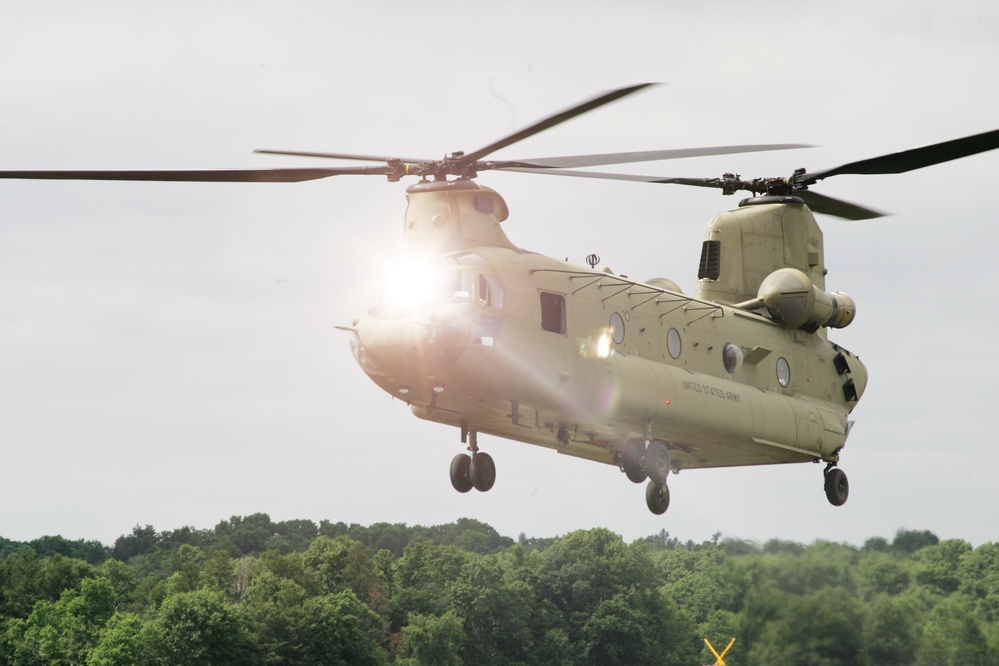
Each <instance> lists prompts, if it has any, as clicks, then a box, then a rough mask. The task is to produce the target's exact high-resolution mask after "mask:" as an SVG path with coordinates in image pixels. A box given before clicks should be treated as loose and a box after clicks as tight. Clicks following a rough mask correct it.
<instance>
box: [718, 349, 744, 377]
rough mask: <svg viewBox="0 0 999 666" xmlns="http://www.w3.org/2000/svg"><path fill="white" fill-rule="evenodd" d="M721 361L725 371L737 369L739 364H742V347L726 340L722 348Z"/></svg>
mask: <svg viewBox="0 0 999 666" xmlns="http://www.w3.org/2000/svg"><path fill="white" fill-rule="evenodd" d="M722 363H724V364H725V370H726V371H727V372H730V373H731V372H735V371H736V370H738V369H739V366H740V365H742V348H741V347H739V346H738V345H733V344H732V343H731V342H726V343H725V346H724V347H723V348H722Z"/></svg>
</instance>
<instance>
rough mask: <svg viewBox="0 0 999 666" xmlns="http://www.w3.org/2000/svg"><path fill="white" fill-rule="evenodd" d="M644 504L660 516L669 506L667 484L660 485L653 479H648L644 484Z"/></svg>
mask: <svg viewBox="0 0 999 666" xmlns="http://www.w3.org/2000/svg"><path fill="white" fill-rule="evenodd" d="M645 504H646V505H648V507H649V511H651V512H652V513H654V514H656V515H657V516H661V515H663V514H664V513H666V509H668V508H669V486H661V485H659V484H658V483H656V482H655V481H649V485H647V486H645Z"/></svg>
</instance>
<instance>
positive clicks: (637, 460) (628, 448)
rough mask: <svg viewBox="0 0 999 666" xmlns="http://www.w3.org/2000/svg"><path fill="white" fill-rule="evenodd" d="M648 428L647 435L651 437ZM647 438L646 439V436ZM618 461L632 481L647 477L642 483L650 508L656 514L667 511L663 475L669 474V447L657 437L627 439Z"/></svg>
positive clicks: (667, 489)
mask: <svg viewBox="0 0 999 666" xmlns="http://www.w3.org/2000/svg"><path fill="white" fill-rule="evenodd" d="M648 430H651V428H648V429H647V432H646V438H650V437H651V433H650V432H648ZM646 441H648V439H646ZM618 456H619V457H618V462H619V463H620V465H621V471H623V472H624V473H625V476H627V477H628V480H629V481H631V482H632V483H641V482H642V481H645V480H646V479H648V480H649V483H648V485H647V486H645V503H646V504H647V505H648V507H649V511H651V512H652V513H654V514H656V515H657V516H659V515H662V514H664V513H666V509H668V508H669V488H668V487H667V486H666V479H667V477H669V473H670V470H671V469H672V466H673V463H672V461H671V460H670V455H669V447H668V446H666V444H665V443H663V442H660V441H658V440H653V441H648V444H646V442H643V441H641V440H630V441H627V442H625V443H624V447H623V448H621V449H619V451H618Z"/></svg>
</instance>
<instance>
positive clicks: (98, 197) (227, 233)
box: [0, 0, 999, 545]
mask: <svg viewBox="0 0 999 666" xmlns="http://www.w3.org/2000/svg"><path fill="white" fill-rule="evenodd" d="M674 6H675V7H676V8H673V7H674ZM556 7H557V8H556ZM996 35H999V5H997V4H996V3H995V2H992V1H990V0H980V1H969V2H961V1H957V2H955V1H953V0H949V1H948V2H928V1H925V0H904V1H887V2H877V3H871V2H837V3H818V2H811V3H787V2H784V1H781V2H752V3H746V2H721V3H718V2H715V3H662V2H651V1H650V2H633V1H628V0H621V1H618V2H613V3H609V2H577V3H573V4H572V5H571V9H570V8H569V5H566V4H564V3H558V5H557V6H556V3H548V4H547V6H546V5H544V3H537V2H532V3H526V2H517V1H510V2H504V3H489V4H487V3H477V2H454V3H450V2H423V3H413V2H405V3H404V2H379V3H351V2H278V1H273V2H247V1H244V0H241V1H239V2H212V3H205V2H193V1H184V0H180V1H175V2H170V3H156V4H155V6H154V5H152V4H150V3H134V2H110V1H104V0H95V1H94V2H88V3H76V2H32V3H21V2H17V3H15V2H6V1H4V2H0V63H2V64H0V168H2V169H21V168H37V169H43V168H184V167H191V168H215V167H219V168H221V167H252V166H322V165H324V164H327V163H324V162H319V161H317V160H308V159H306V158H298V159H296V158H289V157H278V156H262V155H254V154H253V153H252V151H253V149H255V148H277V149H298V150H318V151H336V152H346V153H367V154H374V155H401V156H411V155H416V156H429V157H438V156H443V155H444V154H445V153H449V152H453V151H457V150H465V151H470V150H475V149H477V148H479V147H481V146H483V145H486V144H488V143H490V142H492V141H493V140H495V139H497V138H500V137H502V136H504V135H506V134H508V133H510V132H511V131H513V130H514V129H517V128H519V127H522V126H525V125H527V124H530V123H532V122H534V121H536V120H538V119H540V118H542V117H544V116H546V115H549V114H551V113H553V112H556V111H559V110H561V109H563V108H565V107H568V106H571V105H573V104H576V103H578V102H580V101H582V100H584V99H586V98H588V97H591V96H593V95H595V94H596V93H599V92H602V91H604V90H607V89H610V88H616V87H619V86H623V85H628V84H632V83H637V82H643V81H661V82H665V83H666V85H663V86H659V87H657V88H654V89H650V90H647V91H643V92H641V93H639V94H636V95H633V96H631V97H629V98H627V99H625V100H622V101H619V102H617V103H615V104H612V105H610V106H607V107H604V108H601V109H599V110H597V111H594V112H592V113H590V114H588V115H586V116H584V117H580V118H577V119H575V120H573V121H570V122H568V123H566V124H563V125H561V126H559V127H557V128H555V129H552V130H550V131H548V132H546V133H543V134H540V135H537V136H535V137H532V138H530V139H528V140H526V141H524V142H522V143H520V144H518V145H516V146H513V147H510V148H507V149H504V150H503V151H501V152H500V153H497V154H496V155H495V156H496V157H506V158H526V157H542V156H552V155H564V154H569V155H572V154H581V153H595V152H608V151H632V150H652V149H664V148H684V147H692V146H713V145H725V144H736V143H789V142H800V143H809V144H813V145H815V146H817V147H815V148H811V149H807V150H798V151H793V152H782V153H766V154H754V155H733V156H729V157H724V158H698V159H690V160H682V161H672V162H662V163H652V164H644V165H632V166H630V167H627V168H624V169H621V170H622V171H625V172H632V173H641V174H654V175H664V176H692V177H710V176H718V175H721V173H723V172H725V171H733V172H736V173H740V174H742V175H743V176H745V177H756V176H776V175H788V174H789V173H790V172H791V171H792V170H793V169H795V168H797V167H801V166H805V167H808V168H809V169H810V170H817V169H822V168H827V167H833V166H837V165H839V164H843V163H846V162H850V161H853V160H857V159H862V158H866V157H872V156H875V155H880V154H883V153H888V152H894V151H897V150H902V149H906V148H912V147H916V146H920V145H925V144H929V143H935V142H938V141H943V140H947V139H951V138H956V137H960V136H965V135H969V134H975V133H978V132H982V131H986V130H991V129H995V128H997V127H999V87H997V85H996V84H997V82H999V40H997V39H996ZM328 164H329V165H331V166H332V165H340V164H341V163H340V162H329V163H328ZM479 180H480V182H481V183H483V184H485V185H489V186H490V187H493V188H495V189H497V190H499V191H500V192H501V193H502V194H503V196H504V197H505V199H506V201H507V203H508V204H509V207H510V210H511V213H510V218H509V220H508V221H507V222H506V223H505V225H504V226H505V229H506V232H507V234H508V235H509V236H510V238H511V239H512V240H513V242H514V243H516V244H518V245H520V246H522V247H525V248H528V249H532V250H536V251H539V252H543V253H546V254H551V255H554V256H558V257H560V258H563V257H568V258H570V259H571V260H573V261H576V262H579V263H582V261H583V258H584V257H585V256H586V255H587V254H589V253H591V252H596V253H597V254H599V255H600V256H601V257H602V258H603V265H604V266H609V267H611V268H612V269H614V270H615V271H618V272H620V273H625V274H628V275H629V276H631V277H635V278H638V279H647V278H651V277H657V276H662V277H668V278H671V279H673V280H675V281H676V282H678V283H679V284H680V285H681V287H682V288H683V289H684V290H685V291H686V292H688V293H690V292H692V291H693V288H694V284H695V281H696V267H697V259H698V257H699V252H700V242H701V240H702V237H703V233H704V228H705V226H706V224H707V222H708V221H709V220H710V218H711V217H712V216H713V215H714V214H715V213H717V212H720V211H722V210H725V209H728V208H732V207H734V206H735V205H737V201H738V197H722V196H721V195H719V194H718V193H717V192H716V191H713V190H699V189H693V188H691V189H686V188H681V187H669V186H661V185H645V184H638V183H625V182H610V181H606V182H605V181H591V180H581V179H580V180H577V179H570V178H546V177H543V176H533V175H530V174H517V173H495V172H494V173H487V174H484V175H482V176H481V177H480V179H479ZM406 185H407V184H406V183H387V182H385V180H384V179H382V178H377V177H375V178H372V177H368V178H362V177H338V178H331V179H327V180H323V181H315V182H311V183H300V184H176V183H91V182H84V183H79V182H29V181H6V182H0V535H2V536H4V537H6V538H10V539H16V540H29V539H33V538H37V537H39V536H42V535H46V534H61V535H63V536H65V537H67V538H71V539H78V538H84V539H97V540H100V541H103V542H105V543H111V542H113V541H114V539H115V538H116V537H117V536H119V535H120V534H123V533H128V532H130V530H131V529H132V527H133V526H134V525H136V524H141V525H146V524H152V525H153V526H154V527H156V528H157V529H158V530H168V529H176V528H179V527H182V526H184V525H193V526H195V527H197V528H211V527H213V526H214V525H215V524H216V523H217V522H218V521H219V520H222V519H225V518H228V517H229V516H231V515H245V514H249V513H253V512H258V511H259V512H266V513H269V514H270V516H271V517H272V518H273V519H274V520H288V519H295V518H309V519H312V520H315V521H319V520H322V519H329V520H332V521H345V522H348V523H350V522H357V523H362V524H371V523H374V522H380V521H388V522H405V523H409V524H417V523H418V524H424V525H430V524H439V523H445V522H450V521H453V520H455V519H457V518H459V517H463V516H468V517H472V518H476V519H479V520H482V521H485V522H487V523H489V524H491V525H493V526H494V527H495V528H496V529H498V530H499V531H500V532H501V533H502V534H505V535H508V536H512V537H516V536H517V535H518V534H519V533H521V532H523V533H526V534H527V535H528V536H539V537H548V536H556V535H560V534H564V533H566V532H569V531H571V530H575V529H580V528H590V527H598V526H599V527H607V528H609V529H611V530H613V531H615V532H617V533H619V534H622V535H623V536H624V537H625V538H626V539H629V540H630V539H635V538H640V537H643V536H646V535H650V534H656V533H658V532H659V531H660V530H662V529H666V530H668V531H669V532H670V533H671V534H672V535H673V536H676V537H679V538H680V539H683V540H686V539H692V540H694V541H700V540H704V539H709V538H711V536H712V535H713V534H714V533H716V532H721V533H722V534H723V535H724V536H727V537H732V538H743V539H751V540H756V541H765V540H767V539H770V538H780V539H787V540H794V541H799V542H804V543H808V542H811V541H813V540H815V539H830V540H834V541H845V542H849V543H853V544H855V545H861V544H863V542H864V541H865V540H866V539H867V538H869V537H873V536H884V537H887V538H891V537H892V536H893V535H894V534H895V532H896V530H898V529H899V528H908V529H928V530H932V531H933V532H935V533H936V534H937V535H938V536H940V537H941V538H962V539H966V540H968V541H970V542H972V543H973V544H976V545H977V544H980V543H983V542H988V541H995V540H997V538H999V534H997V532H999V527H997V525H999V523H997V521H996V519H995V509H996V507H997V506H999V484H997V483H996V481H995V474H996V470H997V469H999V438H997V435H996V419H995V418H993V417H994V414H995V413H996V403H997V399H999V379H997V378H999V357H997V355H996V353H995V345H996V342H995V341H996V325H997V321H996V320H997V317H996V315H995V311H996V307H995V306H996V303H997V302H999V267H997V266H996V260H995V256H994V248H995V246H996V241H997V236H999V229H997V218H999V215H997V210H999V202H997V200H996V192H997V191H999V153H991V154H986V155H979V156H975V157H971V158H967V159H964V160H961V161H959V162H953V163H950V164H945V165H939V166H936V167H932V168H929V169H925V170H922V171H920V172H912V173H909V174H904V175H898V176H867V177H860V176H841V177H838V178H835V179H831V180H829V181H826V182H824V183H822V185H821V187H818V188H816V189H817V190H818V191H821V192H822V193H824V194H828V195H832V196H838V197H841V198H845V199H848V200H851V201H857V202H859V203H862V204H864V205H867V206H870V207H873V208H876V209H880V210H885V211H889V212H892V213H894V215H893V216H891V217H887V218H882V219H880V220H874V221H866V222H847V221H842V220H837V219H831V218H827V217H822V216H820V218H819V222H820V224H821V225H822V227H823V229H824V231H825V237H826V248H825V249H826V265H827V267H828V269H829V276H828V280H827V285H828V288H829V289H830V290H837V291H845V292H847V293H849V294H850V295H851V296H853V297H854V299H855V300H856V301H857V303H858V314H857V318H856V321H855V323H854V324H853V325H852V326H850V327H849V328H847V329H845V330H842V331H837V332H834V334H833V335H832V336H831V337H832V339H833V340H834V341H836V342H839V343H841V344H842V345H843V346H845V347H847V348H848V349H850V350H851V351H853V352H854V353H856V354H858V355H859V356H860V357H861V359H862V360H863V361H864V362H865V363H866V365H867V367H868V370H869V372H870V384H869V387H868V390H867V393H866V395H865V396H864V398H863V400H862V401H861V402H860V404H859V406H858V407H857V408H856V410H855V411H854V413H853V416H852V418H853V419H854V420H855V421H856V425H855V427H854V429H853V433H852V435H851V437H850V439H849V442H848V444H847V447H846V449H845V450H844V452H843V457H842V463H841V467H842V468H843V469H844V470H845V471H846V472H847V473H848V474H849V478H850V483H851V494H850V499H849V502H848V503H847V504H846V505H845V506H843V507H841V508H835V507H832V506H830V505H829V504H828V503H827V501H826V499H825V496H824V494H823V491H822V466H820V465H790V466H780V467H768V468H761V467H757V468H744V469H730V470H689V471H685V472H683V473H681V474H680V475H679V476H677V477H675V478H673V479H672V481H671V483H670V487H671V490H672V505H671V507H670V509H669V511H668V513H667V514H665V515H663V516H654V515H652V514H651V513H650V512H649V511H648V510H647V509H646V507H645V501H644V486H639V485H633V484H631V483H629V482H628V481H627V479H626V478H625V477H624V475H623V474H621V473H620V472H619V471H618V470H617V469H615V468H613V467H609V466H605V465H598V464H594V463H591V462H586V461H582V460H578V459H571V458H566V457H563V456H559V455H557V454H555V453H554V452H552V451H550V450H548V449H541V448H536V447H531V446H528V445H524V444H519V443H514V442H509V441H504V440H500V439H496V438H491V437H485V436H484V437H482V438H481V439H480V445H481V446H482V448H484V449H485V450H487V451H488V452H489V453H490V454H492V456H493V458H494V459H495V460H496V463H497V468H498V480H497V483H496V486H495V488H494V489H493V490H492V491H490V492H489V493H485V494H483V493H476V492H473V493H469V494H467V495H460V494H458V493H456V492H455V491H454V490H453V489H452V488H451V486H450V483H449V481H448V472H447V470H448V464H449V462H450V460H451V458H452V456H454V455H455V454H456V453H458V452H459V451H461V450H462V447H461V445H460V443H459V437H458V432H457V431H456V430H454V429H450V428H447V427H445V426H441V425H436V424H432V423H427V422H423V421H420V420H418V419H416V418H415V417H413V416H412V415H411V414H410V412H409V410H408V409H407V408H406V407H405V406H404V405H403V404H401V403H400V402H398V401H395V402H394V401H393V400H392V399H391V398H390V397H389V396H388V395H386V394H384V393H382V392H381V391H380V390H379V389H378V388H377V387H376V386H375V385H374V384H373V383H372V382H370V381H369V380H368V379H367V378H366V377H365V376H364V374H363V373H362V372H361V370H360V369H359V368H358V367H357V366H356V364H355V363H354V361H353V358H352V357H351V354H350V351H349V345H348V336H347V334H345V333H343V332H340V331H337V330H335V329H334V326H335V325H337V324H349V323H350V322H351V320H352V319H353V318H354V317H355V316H357V315H358V314H360V313H361V312H362V311H363V310H364V308H365V307H366V306H367V305H368V304H369V302H370V301H371V298H372V296H373V295H374V293H375V290H376V288H377V282H378V279H379V276H380V275H381V274H382V273H383V272H384V271H385V270H386V267H387V266H388V265H389V264H390V263H391V260H392V257H393V256H394V255H395V253H397V252H398V251H399V248H400V241H401V234H400V230H401V220H402V215H403V212H404V209H405V187H406Z"/></svg>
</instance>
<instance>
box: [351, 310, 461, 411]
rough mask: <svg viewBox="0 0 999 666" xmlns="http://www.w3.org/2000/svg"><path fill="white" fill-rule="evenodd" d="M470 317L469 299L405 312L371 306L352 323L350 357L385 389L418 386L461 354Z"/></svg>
mask: <svg viewBox="0 0 999 666" xmlns="http://www.w3.org/2000/svg"><path fill="white" fill-rule="evenodd" d="M473 321H474V315H473V311H472V307H471V306H470V305H469V304H462V303H449V304H442V305H438V306H435V307H430V308H427V309H426V310H423V311H421V312H418V313H408V314H401V313H400V312H399V311H398V310H394V309H392V308H386V307H382V306H374V307H371V308H369V309H368V311H367V312H365V313H364V314H363V315H362V316H361V317H359V318H358V320H357V323H356V325H355V326H354V333H355V337H356V340H355V341H354V342H353V343H352V347H353V348H354V357H355V358H356V359H357V362H358V363H359V364H360V365H361V367H362V369H364V371H365V372H366V373H367V374H368V375H369V376H370V377H371V378H372V379H374V380H375V381H376V382H377V383H379V384H380V385H382V388H384V389H385V390H386V391H388V392H390V393H393V394H395V393H398V392H399V389H400V388H403V389H405V390H404V393H407V394H408V393H409V392H411V391H418V390H419V387H420V386H422V385H423V384H425V383H427V380H428V379H429V378H432V377H439V373H440V372H442V371H444V370H446V369H447V368H449V367H450V366H452V365H454V363H455V362H457V361H458V359H459V358H461V355H462V353H464V351H465V349H466V348H467V347H468V344H469V342H470V340H471V337H472V329H473Z"/></svg>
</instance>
